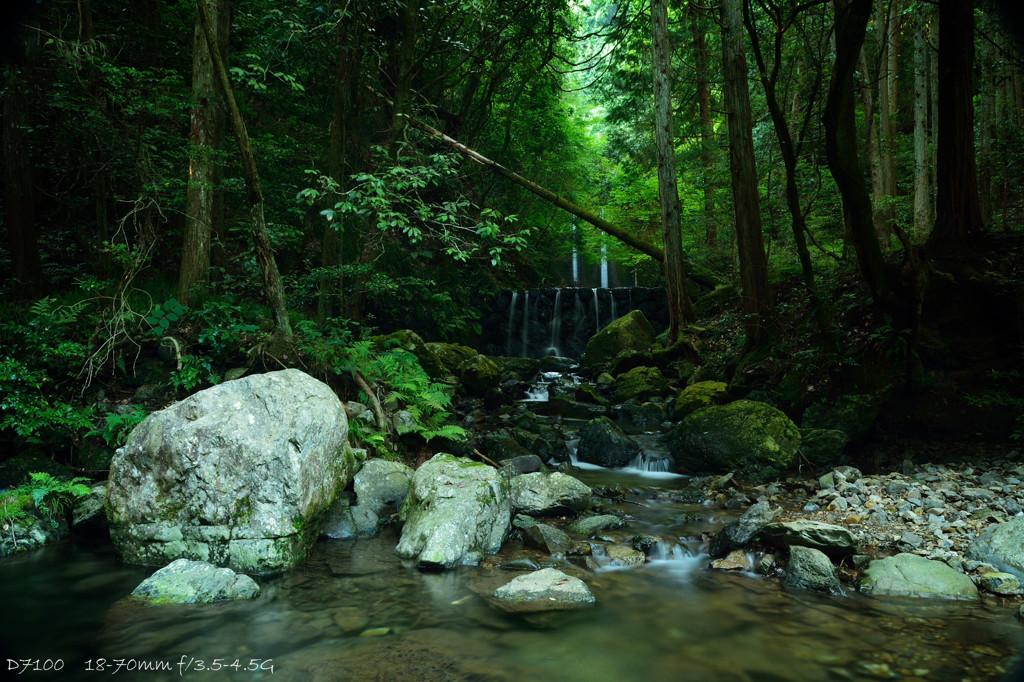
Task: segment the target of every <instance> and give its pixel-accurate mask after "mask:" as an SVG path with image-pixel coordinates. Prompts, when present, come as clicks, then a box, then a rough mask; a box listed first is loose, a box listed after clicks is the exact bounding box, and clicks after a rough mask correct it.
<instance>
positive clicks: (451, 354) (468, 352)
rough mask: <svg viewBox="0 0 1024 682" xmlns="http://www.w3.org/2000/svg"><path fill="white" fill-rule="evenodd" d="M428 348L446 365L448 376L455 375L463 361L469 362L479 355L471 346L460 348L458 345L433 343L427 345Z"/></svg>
mask: <svg viewBox="0 0 1024 682" xmlns="http://www.w3.org/2000/svg"><path fill="white" fill-rule="evenodd" d="M426 346H427V350H428V351H430V352H431V353H433V354H434V355H435V356H437V359H438V360H440V361H441V364H442V365H444V368H445V370H447V372H448V374H455V370H457V369H458V367H459V365H461V364H462V361H463V360H468V359H469V358H471V357H473V356H474V355H478V353H477V352H476V351H475V350H473V349H472V348H470V347H469V346H460V345H459V344H457V343H437V342H431V343H428V344H426Z"/></svg>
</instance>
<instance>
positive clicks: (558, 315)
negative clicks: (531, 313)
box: [548, 289, 562, 355]
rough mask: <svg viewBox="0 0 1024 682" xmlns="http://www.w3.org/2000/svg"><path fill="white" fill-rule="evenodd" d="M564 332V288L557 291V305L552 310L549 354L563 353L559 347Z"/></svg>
mask: <svg viewBox="0 0 1024 682" xmlns="http://www.w3.org/2000/svg"><path fill="white" fill-rule="evenodd" d="M561 333H562V290H561V289H558V290H557V291H555V306H554V309H553V310H552V311H551V345H550V346H548V355H561V354H562V352H561V350H560V347H559V342H560V341H561Z"/></svg>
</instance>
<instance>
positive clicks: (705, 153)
mask: <svg viewBox="0 0 1024 682" xmlns="http://www.w3.org/2000/svg"><path fill="white" fill-rule="evenodd" d="M702 14H703V10H701V9H697V8H696V7H693V6H691V12H690V18H691V22H692V25H691V30H692V31H693V41H694V49H695V50H696V53H697V107H698V110H699V114H700V162H701V168H702V169H703V171H704V172H703V175H702V177H701V189H702V192H703V195H704V241H705V243H706V244H707V245H708V246H715V244H716V243H717V242H718V225H717V223H716V221H715V199H714V187H713V185H712V182H711V178H712V176H713V174H714V143H715V129H714V126H712V124H711V88H710V86H709V83H708V71H709V69H708V63H709V61H710V59H709V55H708V41H707V33H706V32H705V30H704V27H703V26H702V24H701V17H702Z"/></svg>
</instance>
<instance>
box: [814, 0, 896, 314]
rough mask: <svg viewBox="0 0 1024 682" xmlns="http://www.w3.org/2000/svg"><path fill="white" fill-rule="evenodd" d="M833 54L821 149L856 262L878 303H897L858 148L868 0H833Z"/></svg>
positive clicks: (889, 304)
mask: <svg viewBox="0 0 1024 682" xmlns="http://www.w3.org/2000/svg"><path fill="white" fill-rule="evenodd" d="M834 8H835V17H836V21H835V36H836V57H835V64H834V66H833V68H832V82H831V86H830V87H829V93H828V99H827V101H826V103H825V113H824V120H823V123H824V125H825V153H826V156H827V157H828V166H829V170H830V171H831V172H832V177H833V178H835V181H836V186H837V187H838V188H839V193H840V194H841V195H842V198H843V212H844V215H845V217H846V221H847V234H848V235H849V238H850V239H851V240H852V241H853V248H854V251H856V253H857V263H858V265H859V267H860V271H861V274H862V275H863V276H864V279H865V281H866V282H867V284H868V287H869V288H870V289H871V294H872V296H874V298H875V301H876V302H877V303H880V304H882V305H883V306H885V307H888V308H890V309H895V308H896V307H897V303H896V300H895V296H894V293H893V290H892V287H891V286H890V284H889V281H888V277H887V275H886V272H885V262H884V260H883V258H882V249H881V248H880V247H879V244H878V238H877V237H876V236H875V228H874V224H873V221H872V211H871V198H870V197H869V196H868V189H867V185H866V184H865V182H864V173H863V171H862V169H861V167H860V161H859V156H858V153H857V124H856V120H855V118H854V102H853V71H854V68H855V67H856V64H857V59H858V55H859V54H860V51H861V48H862V46H863V44H864V33H865V31H866V29H867V25H868V18H869V17H870V16H871V0H835V2H834Z"/></svg>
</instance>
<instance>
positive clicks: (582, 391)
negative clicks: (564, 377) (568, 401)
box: [576, 384, 609, 406]
mask: <svg viewBox="0 0 1024 682" xmlns="http://www.w3.org/2000/svg"><path fill="white" fill-rule="evenodd" d="M576 402H580V403H590V404H591V405H602V406H606V405H608V404H609V402H608V399H607V398H605V397H604V396H602V395H601V394H600V393H598V391H597V387H596V386H594V384H580V385H579V386H577V387H576Z"/></svg>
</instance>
